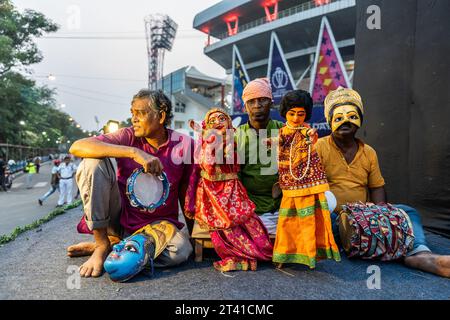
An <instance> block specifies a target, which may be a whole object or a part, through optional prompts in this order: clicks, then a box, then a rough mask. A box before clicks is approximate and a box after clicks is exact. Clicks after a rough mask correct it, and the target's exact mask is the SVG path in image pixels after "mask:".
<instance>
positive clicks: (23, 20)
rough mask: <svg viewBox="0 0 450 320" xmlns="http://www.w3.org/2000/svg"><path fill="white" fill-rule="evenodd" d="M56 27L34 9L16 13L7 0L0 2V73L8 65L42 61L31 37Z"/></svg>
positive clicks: (3, 71) (22, 64)
mask: <svg viewBox="0 0 450 320" xmlns="http://www.w3.org/2000/svg"><path fill="white" fill-rule="evenodd" d="M57 30H58V26H57V25H56V24H55V23H53V22H52V21H51V20H49V19H47V18H46V17H45V16H44V15H43V14H42V13H39V12H36V11H34V10H28V9H27V10H25V11H24V12H23V13H20V12H18V11H17V10H16V9H15V8H14V6H13V5H12V4H11V2H10V1H9V0H1V4H0V48H1V49H0V76H3V75H5V74H6V73H7V72H8V71H10V70H11V69H12V68H20V67H23V66H28V65H31V64H33V63H38V62H40V61H42V58H43V57H42V54H41V53H40V51H39V50H38V48H37V46H36V44H35V43H34V38H36V37H41V36H42V35H43V34H44V33H47V32H55V31H57Z"/></svg>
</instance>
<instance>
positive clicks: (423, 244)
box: [331, 204, 431, 257]
mask: <svg viewBox="0 0 450 320" xmlns="http://www.w3.org/2000/svg"><path fill="white" fill-rule="evenodd" d="M394 207H396V208H399V209H402V210H403V211H405V212H406V214H407V215H408V216H409V219H410V220H411V224H412V228H413V231H414V246H413V249H412V250H411V251H410V252H408V254H407V256H408V257H409V256H412V255H415V254H416V253H419V252H431V250H430V248H428V245H427V241H426V239H425V232H424V231H423V226H422V221H421V219H420V213H419V212H418V211H417V210H416V209H414V208H412V207H410V206H406V205H403V204H396V205H394ZM337 218H338V215H337V213H335V212H332V213H331V224H332V228H333V235H334V239H335V240H336V242H337V243H340V237H339V224H338V221H337Z"/></svg>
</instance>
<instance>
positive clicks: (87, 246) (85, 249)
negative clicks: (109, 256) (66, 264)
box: [67, 242, 95, 258]
mask: <svg viewBox="0 0 450 320" xmlns="http://www.w3.org/2000/svg"><path fill="white" fill-rule="evenodd" d="M94 250H95V242H80V243H79V244H75V245H73V246H70V247H68V248H67V255H68V256H69V257H71V258H74V257H85V256H90V255H91V254H92V253H94Z"/></svg>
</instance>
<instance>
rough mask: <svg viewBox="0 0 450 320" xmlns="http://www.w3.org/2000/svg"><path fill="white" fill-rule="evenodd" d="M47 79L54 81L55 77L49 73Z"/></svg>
mask: <svg viewBox="0 0 450 320" xmlns="http://www.w3.org/2000/svg"><path fill="white" fill-rule="evenodd" d="M47 79H48V80H50V81H55V80H56V77H55V76H54V75H53V74H49V75H48V77H47Z"/></svg>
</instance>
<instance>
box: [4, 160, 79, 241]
mask: <svg viewBox="0 0 450 320" xmlns="http://www.w3.org/2000/svg"><path fill="white" fill-rule="evenodd" d="M51 167H52V164H51V162H47V163H45V164H43V165H42V166H41V168H40V170H39V174H35V175H34V176H33V180H32V184H31V185H32V186H33V188H32V189H27V188H26V183H25V178H26V175H25V174H16V176H17V178H16V179H14V181H13V185H12V188H11V190H10V192H3V191H1V192H0V235H4V234H10V233H11V232H12V231H13V230H14V229H15V228H16V227H21V226H25V225H27V224H30V223H32V222H34V221H36V220H39V219H41V218H43V217H45V216H46V215H47V214H49V213H50V212H51V211H53V210H54V209H55V207H56V204H57V202H58V197H59V192H58V191H57V192H55V193H53V194H52V195H51V196H50V197H49V198H48V199H47V200H46V201H45V202H44V204H43V205H42V206H40V205H39V203H38V198H39V197H41V196H42V195H44V194H45V193H46V192H47V191H48V190H49V189H50V178H51ZM76 190H77V189H76V187H75V183H74V190H73V192H74V195H75V194H76Z"/></svg>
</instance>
